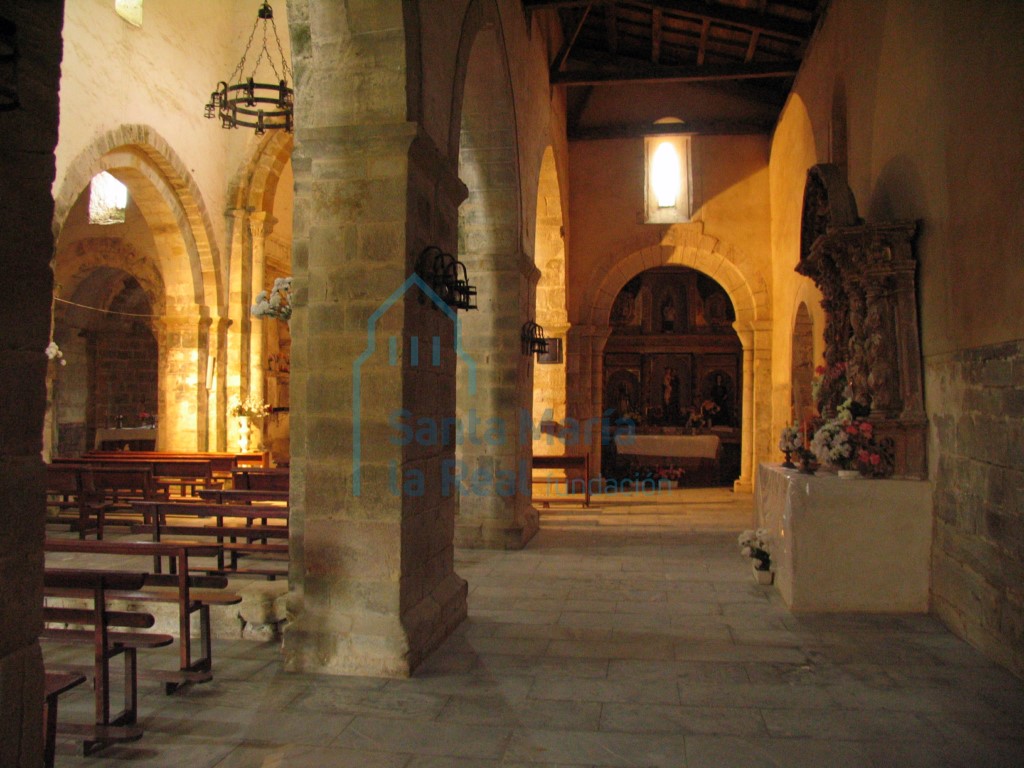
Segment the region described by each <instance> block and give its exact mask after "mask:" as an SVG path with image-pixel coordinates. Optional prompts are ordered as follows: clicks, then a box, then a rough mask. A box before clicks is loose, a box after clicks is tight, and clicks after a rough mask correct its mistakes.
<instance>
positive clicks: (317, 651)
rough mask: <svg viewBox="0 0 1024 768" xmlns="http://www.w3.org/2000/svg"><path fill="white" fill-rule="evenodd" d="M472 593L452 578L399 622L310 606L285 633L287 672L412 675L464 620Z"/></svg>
mask: <svg viewBox="0 0 1024 768" xmlns="http://www.w3.org/2000/svg"><path fill="white" fill-rule="evenodd" d="M468 593H469V586H468V584H467V583H466V581H465V580H464V579H462V578H460V577H459V576H457V575H456V574H454V573H453V574H450V575H449V576H448V577H447V578H445V579H444V580H443V581H442V582H441V583H440V584H438V586H437V587H436V588H435V589H434V591H433V592H432V593H431V594H429V595H427V596H426V597H424V598H423V599H422V600H420V602H419V603H417V604H416V605H415V606H413V607H412V608H410V609H408V610H406V611H405V612H404V613H403V615H402V617H401V619H399V618H398V617H397V616H396V615H394V614H384V613H382V614H378V615H372V614H363V615H362V616H359V617H352V616H337V615H335V616H333V617H325V616H322V615H320V614H318V613H317V612H316V611H311V610H309V609H308V602H306V606H307V609H306V610H304V611H303V612H302V614H301V615H300V616H297V617H295V619H294V620H293V621H292V622H291V623H289V624H288V625H286V627H285V630H284V668H285V671H287V672H307V673H318V674H328V675H359V676H367V677H398V678H401V677H409V675H411V674H412V672H413V671H414V670H415V669H416V667H417V666H419V664H421V663H422V662H423V660H424V659H426V657H427V656H428V655H429V654H430V652H431V651H433V650H434V649H436V648H437V647H438V646H439V645H440V644H441V643H442V642H444V640H445V639H446V638H447V637H448V636H449V635H450V634H451V633H452V632H454V631H455V629H456V628H457V627H458V626H459V624H461V623H462V621H463V620H464V619H465V618H466V614H467V610H468V609H467V601H466V598H467V595H468ZM345 625H347V626H345Z"/></svg>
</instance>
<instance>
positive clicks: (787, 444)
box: [779, 424, 804, 469]
mask: <svg viewBox="0 0 1024 768" xmlns="http://www.w3.org/2000/svg"><path fill="white" fill-rule="evenodd" d="M803 447H804V441H803V438H802V437H801V436H800V428H799V427H797V426H796V425H795V424H790V425H787V426H785V427H783V428H782V434H781V435H780V436H779V450H780V451H782V452H783V453H784V454H786V460H785V461H784V462H783V463H782V466H784V467H787V468H789V469H795V468H796V465H795V464H794V463H793V462H792V460H791V458H790V457H791V456H792V454H794V453H799V451H800V449H801V448H803Z"/></svg>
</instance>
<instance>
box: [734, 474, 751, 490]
mask: <svg viewBox="0 0 1024 768" xmlns="http://www.w3.org/2000/svg"><path fill="white" fill-rule="evenodd" d="M732 492H733V493H753V492H754V483H753V482H752V481H751V479H750V478H749V477H741V478H739V479H738V480H734V481H733V484H732Z"/></svg>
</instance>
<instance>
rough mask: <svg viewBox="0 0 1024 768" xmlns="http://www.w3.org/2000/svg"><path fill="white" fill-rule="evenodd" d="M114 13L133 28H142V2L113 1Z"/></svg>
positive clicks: (129, 0) (135, 0)
mask: <svg viewBox="0 0 1024 768" xmlns="http://www.w3.org/2000/svg"><path fill="white" fill-rule="evenodd" d="M114 11H115V12H116V13H117V15H118V16H120V17H121V18H122V19H124V20H125V21H127V22H128V23H129V24H131V25H132V26H133V27H141V26H142V0H114Z"/></svg>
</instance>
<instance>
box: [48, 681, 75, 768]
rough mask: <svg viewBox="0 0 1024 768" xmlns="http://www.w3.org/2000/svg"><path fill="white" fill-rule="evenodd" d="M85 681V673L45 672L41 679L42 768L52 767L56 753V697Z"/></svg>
mask: <svg viewBox="0 0 1024 768" xmlns="http://www.w3.org/2000/svg"><path fill="white" fill-rule="evenodd" d="M84 682H85V675H80V674H76V673H73V672H49V671H47V672H46V679H45V680H44V681H43V768H53V764H54V761H55V759H56V753H57V744H56V737H57V699H58V698H59V697H60V696H61V694H64V693H67V692H68V691H70V690H71V689H72V688H76V687H77V686H79V685H81V684H82V683H84Z"/></svg>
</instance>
